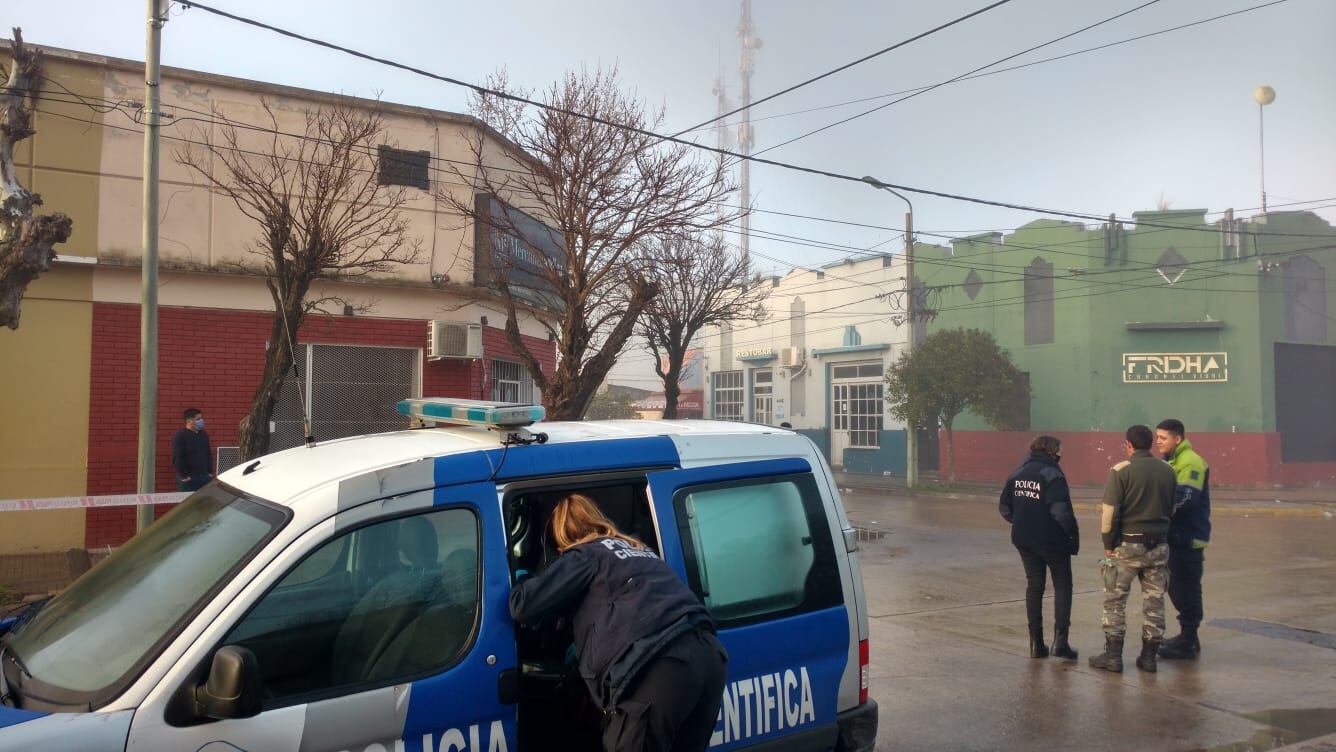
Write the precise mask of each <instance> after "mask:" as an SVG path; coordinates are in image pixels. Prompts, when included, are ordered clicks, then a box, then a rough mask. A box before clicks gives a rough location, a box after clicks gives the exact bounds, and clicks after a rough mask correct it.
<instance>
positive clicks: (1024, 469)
mask: <svg viewBox="0 0 1336 752" xmlns="http://www.w3.org/2000/svg"><path fill="white" fill-rule="evenodd" d="M997 506H998V510H999V511H1000V512H1001V513H1002V519H1004V520H1006V521H1007V522H1010V523H1011V542H1012V543H1014V544H1016V545H1017V546H1019V547H1021V548H1027V549H1030V550H1032V551H1037V552H1043V553H1053V554H1064V553H1066V554H1072V555H1073V556H1074V555H1076V553H1077V552H1078V551H1080V549H1081V531H1080V528H1079V527H1078V526H1077V524H1076V515H1075V514H1074V513H1073V512H1072V497H1071V492H1070V491H1069V489H1068V488H1067V477H1066V476H1065V475H1063V473H1062V469H1061V468H1059V467H1058V463H1057V462H1055V461H1054V460H1053V458H1051V457H1049V456H1048V455H1046V454H1041V453H1035V454H1031V455H1030V458H1029V459H1027V460H1026V461H1025V464H1023V465H1021V466H1020V467H1019V468H1017V470H1016V472H1014V473H1012V474H1011V477H1010V478H1007V482H1006V484H1005V485H1003V486H1002V496H1001V498H1000V499H998V503H997Z"/></svg>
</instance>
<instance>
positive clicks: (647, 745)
mask: <svg viewBox="0 0 1336 752" xmlns="http://www.w3.org/2000/svg"><path fill="white" fill-rule="evenodd" d="M550 524H551V527H552V536H553V540H554V541H555V542H556V545H557V550H558V551H560V552H561V555H560V556H558V557H557V559H556V561H555V562H553V563H552V564H551V565H550V566H549V567H547V569H545V570H543V571H542V572H541V573H539V574H537V575H535V576H533V577H528V578H524V577H523V575H524V574H525V573H523V572H521V573H519V574H520V575H521V581H520V582H519V583H517V584H516V585H515V588H514V589H513V590H512V591H511V593H510V615H511V617H512V618H514V620H515V621H516V622H518V623H521V624H534V623H537V622H540V621H543V620H545V619H548V618H550V617H554V616H561V615H571V616H572V627H573V629H574V632H575V650H576V656H577V658H578V660H579V667H580V676H581V677H582V678H583V679H584V680H585V684H586V685H587V686H588V687H589V692H590V694H591V695H593V698H594V701H595V702H597V703H598V705H599V707H601V708H603V711H604V716H603V718H604V720H603V724H604V725H603V748H604V749H605V750H609V751H610V752H611V750H618V751H619V752H620V751H622V750H643V749H656V750H658V749H662V750H681V751H682V752H687V751H688V750H689V751H690V752H703V750H705V749H706V747H707V746H708V745H709V742H710V734H711V733H712V732H713V730H714V721H715V716H716V715H717V714H718V712H719V703H720V701H721V699H722V697H723V691H724V680H725V678H726V672H725V663H726V662H727V660H728V654H727V653H726V652H725V650H724V647H723V645H721V644H720V643H719V640H718V639H717V638H716V637H715V627H714V622H713V621H712V620H711V619H710V615H709V613H708V612H707V611H706V610H705V606H704V605H702V604H701V602H700V599H698V598H697V597H696V595H695V594H694V593H692V592H691V591H690V590H689V589H688V588H687V586H686V585H685V584H683V583H682V581H681V580H679V579H678V578H677V576H676V575H675V574H674V573H673V571H672V569H670V568H669V567H668V565H667V564H665V563H664V562H663V561H662V560H661V559H659V557H658V556H656V555H655V554H654V552H653V551H650V550H649V549H648V548H646V547H645V545H644V544H643V543H641V542H640V541H638V540H636V539H634V538H631V537H629V536H626V535H623V534H622V533H620V532H618V530H617V528H616V527H615V526H614V525H613V524H612V522H611V521H610V520H609V519H608V518H607V517H605V516H604V515H603V513H602V512H601V511H599V509H598V507H597V506H596V505H595V504H594V502H593V501H592V500H591V499H590V498H589V497H587V496H582V495H580V494H571V495H569V496H567V497H565V498H564V499H562V500H561V501H560V502H558V503H557V506H556V508H555V509H554V510H553V512H552V518H551V523H550Z"/></svg>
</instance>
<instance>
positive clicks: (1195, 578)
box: [1169, 548, 1206, 635]
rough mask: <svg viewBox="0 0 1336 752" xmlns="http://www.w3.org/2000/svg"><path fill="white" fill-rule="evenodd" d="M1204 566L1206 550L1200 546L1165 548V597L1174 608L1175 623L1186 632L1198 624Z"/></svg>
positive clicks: (1192, 629)
mask: <svg viewBox="0 0 1336 752" xmlns="http://www.w3.org/2000/svg"><path fill="white" fill-rule="evenodd" d="M1205 568H1206V552H1205V551H1203V550H1202V549H1200V548H1170V549H1169V600H1170V601H1171V602H1173V604H1174V608H1175V609H1177V610H1178V625H1179V627H1180V628H1181V629H1182V630H1183V631H1184V632H1186V633H1188V634H1191V635H1196V634H1197V627H1200V626H1201V619H1202V605H1201V576H1202V571H1203V570H1204V569H1205Z"/></svg>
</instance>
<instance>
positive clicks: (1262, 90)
mask: <svg viewBox="0 0 1336 752" xmlns="http://www.w3.org/2000/svg"><path fill="white" fill-rule="evenodd" d="M1253 99H1255V100H1257V103H1258V104H1260V105H1268V104H1271V103H1272V102H1274V101H1276V90H1275V89H1273V88H1271V87H1270V86H1259V87H1257V88H1256V89H1253Z"/></svg>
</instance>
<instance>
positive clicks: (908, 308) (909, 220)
mask: <svg viewBox="0 0 1336 752" xmlns="http://www.w3.org/2000/svg"><path fill="white" fill-rule="evenodd" d="M863 182H864V183H867V184H868V185H870V186H872V187H873V188H878V189H880V190H883V191H886V192H887V193H891V194H893V195H895V196H896V197H897V198H899V199H900V200H901V201H903V202H905V204H906V205H907V206H908V207H909V211H907V212H905V290H906V291H907V292H906V294H905V318H906V319H907V320H908V321H909V349H913V347H914V333H915V331H916V327H915V324H916V321H915V310H914V309H915V305H914V203H913V202H912V201H910V200H909V199H908V198H906V197H905V195H904V194H903V193H900V192H899V191H897V190H895V189H894V188H892V187H890V186H889V185H887V184H885V183H883V182H881V181H880V180H878V179H876V178H874V177H872V176H871V175H864V176H863ZM905 485H906V486H908V487H909V488H913V487H915V486H917V485H918V428H917V427H916V426H913V425H910V426H908V427H907V428H906V430H905Z"/></svg>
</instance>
